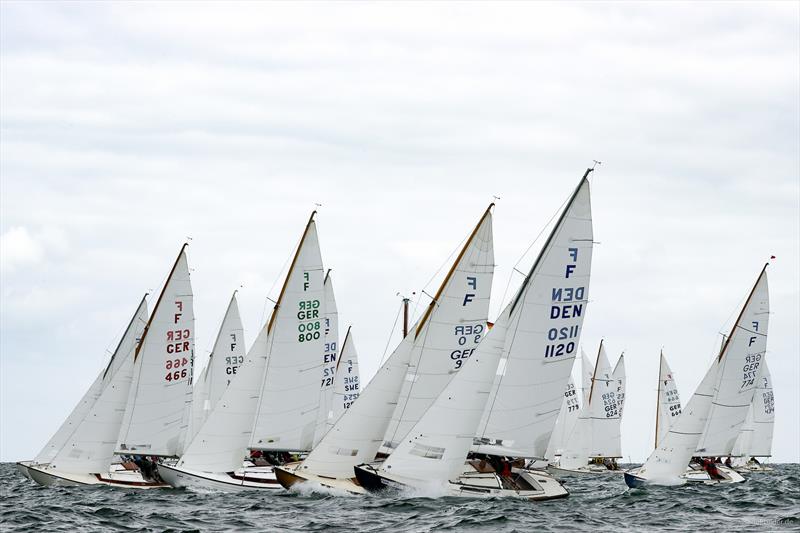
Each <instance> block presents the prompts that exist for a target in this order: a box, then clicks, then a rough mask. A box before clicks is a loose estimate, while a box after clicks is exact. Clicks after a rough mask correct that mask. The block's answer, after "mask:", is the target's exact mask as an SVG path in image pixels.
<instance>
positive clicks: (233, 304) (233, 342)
mask: <svg viewBox="0 0 800 533" xmlns="http://www.w3.org/2000/svg"><path fill="white" fill-rule="evenodd" d="M244 356H245V347H244V327H243V326H242V319H241V317H240V315H239V303H238V302H237V300H236V291H234V292H233V296H231V300H230V302H229V303H228V307H227V309H226V310H225V316H224V317H223V319H222V324H221V325H220V327H219V332H218V333H217V338H216V340H215V341H214V347H213V350H212V351H211V355H210V356H209V358H208V363H207V364H206V367H205V368H204V369H203V371H202V372H201V373H200V377H199V378H198V379H197V380H196V381H195V384H194V393H193V394H192V424H191V426H190V428H191V429H190V431H189V435H190V439H189V440H191V438H193V437H194V436H195V434H197V432H198V431H199V430H200V426H202V425H203V422H204V421H205V419H206V418H208V414H209V413H210V412H211V411H212V410H213V409H214V407H215V406H216V405H217V402H219V399H220V398H221V397H222V393H224V392H225V389H226V388H227V387H228V385H229V384H230V382H231V379H233V377H234V376H235V375H236V374H237V372H238V371H239V369H240V368H241V366H242V364H243V363H244Z"/></svg>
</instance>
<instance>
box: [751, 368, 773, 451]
mask: <svg viewBox="0 0 800 533" xmlns="http://www.w3.org/2000/svg"><path fill="white" fill-rule="evenodd" d="M762 365H763V368H762V369H761V383H760V385H759V386H758V387H757V388H756V393H755V398H754V399H753V436H752V437H751V440H750V450H749V451H748V455H750V456H751V457H770V456H771V455H772V433H773V430H774V428H775V397H774V396H773V394H772V376H771V375H770V373H769V368H768V367H767V362H766V361H763V363H762Z"/></svg>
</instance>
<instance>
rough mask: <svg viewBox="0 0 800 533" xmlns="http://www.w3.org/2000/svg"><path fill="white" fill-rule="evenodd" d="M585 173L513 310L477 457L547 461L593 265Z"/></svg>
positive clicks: (587, 188)
mask: <svg viewBox="0 0 800 533" xmlns="http://www.w3.org/2000/svg"><path fill="white" fill-rule="evenodd" d="M589 172H590V171H588V170H587V172H586V174H585V175H584V177H583V179H581V182H580V183H579V184H578V186H577V188H576V189H575V192H574V193H573V194H572V196H571V198H570V199H569V200H568V202H567V205H566V207H565V208H564V211H563V212H562V214H561V216H560V218H559V219H558V221H557V223H556V225H555V227H554V228H553V231H552V232H551V234H550V236H549V237H548V239H547V241H546V242H545V244H544V246H543V247H542V250H541V252H540V253H539V256H538V257H537V259H536V261H535V262H534V264H533V266H532V268H531V271H530V273H529V274H528V276H527V277H526V278H525V280H524V281H523V284H522V286H521V287H520V289H519V291H518V293H517V295H516V297H515V298H514V299H513V300H512V303H511V307H510V322H509V326H508V327H509V332H508V338H507V339H506V348H505V349H504V351H503V356H502V358H501V360H500V364H499V365H498V368H497V372H496V376H495V379H494V385H493V386H492V392H491V394H490V396H489V400H488V402H487V404H486V409H485V411H484V415H483V420H482V421H481V423H480V425H479V427H478V433H477V442H476V447H475V448H474V450H475V451H477V452H482V453H490V454H495V455H511V456H518V457H536V458H543V457H544V455H545V453H546V451H547V444H548V442H549V441H550V434H551V433H552V432H553V428H554V426H555V422H556V417H557V416H558V412H559V410H560V409H561V403H562V398H563V393H564V386H565V385H566V383H567V380H568V379H569V374H570V371H571V369H572V365H573V359H574V358H575V354H576V352H577V350H576V348H577V344H578V341H579V339H580V333H581V329H582V327H583V318H584V316H585V312H586V306H587V302H588V291H589V276H590V271H591V263H592V246H593V241H592V211H591V198H590V191H589V181H588V180H587V176H588V174H589Z"/></svg>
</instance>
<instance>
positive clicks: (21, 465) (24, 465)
mask: <svg viewBox="0 0 800 533" xmlns="http://www.w3.org/2000/svg"><path fill="white" fill-rule="evenodd" d="M33 464H34V463H33V461H18V462H17V463H16V467H17V472H19V473H20V474H22V475H23V476H25V477H26V478H28V479H31V480H32V479H33V478H32V477H31V474H30V472H29V471H28V468H29V467H30V466H32V465H33Z"/></svg>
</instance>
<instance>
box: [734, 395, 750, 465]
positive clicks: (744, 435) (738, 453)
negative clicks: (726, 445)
mask: <svg viewBox="0 0 800 533" xmlns="http://www.w3.org/2000/svg"><path fill="white" fill-rule="evenodd" d="M753 400H754V401H755V398H753ZM753 431H754V428H753V404H750V409H748V410H747V416H746V417H745V419H744V424H742V429H741V430H739V435H738V436H737V437H736V442H734V443H733V449H732V450H731V455H732V456H734V457H746V458H748V459H749V457H750V445H751V443H752V441H753Z"/></svg>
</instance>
